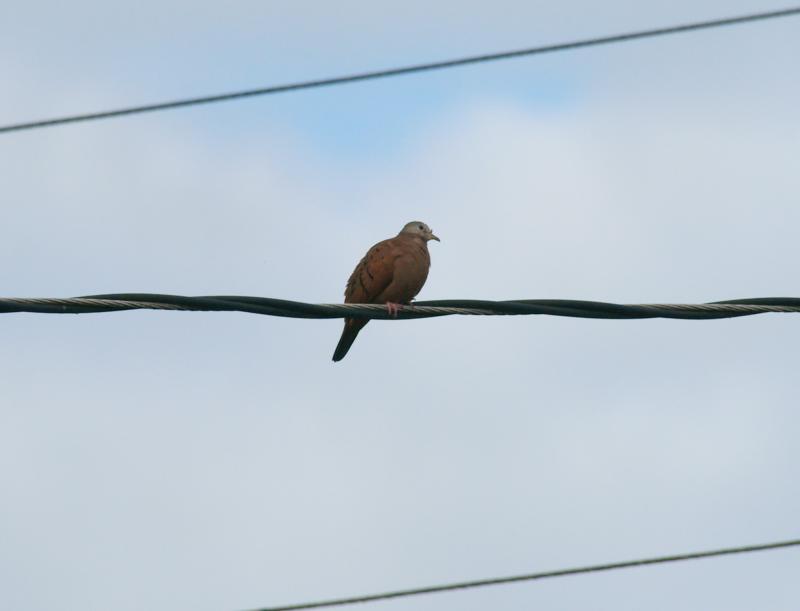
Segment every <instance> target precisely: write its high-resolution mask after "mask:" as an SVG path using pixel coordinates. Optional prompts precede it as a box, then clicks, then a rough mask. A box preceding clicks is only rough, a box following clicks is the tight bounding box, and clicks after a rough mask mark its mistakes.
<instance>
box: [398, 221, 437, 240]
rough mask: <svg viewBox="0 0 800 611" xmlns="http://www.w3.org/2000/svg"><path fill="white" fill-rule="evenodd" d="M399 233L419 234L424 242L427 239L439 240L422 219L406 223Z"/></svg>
mask: <svg viewBox="0 0 800 611" xmlns="http://www.w3.org/2000/svg"><path fill="white" fill-rule="evenodd" d="M400 233H401V234H411V235H413V236H419V237H420V238H422V239H423V240H425V241H426V242H427V241H429V240H436V241H437V242H441V240H440V239H439V238H437V237H436V236H435V235H433V231H431V228H430V227H428V226H427V225H426V224H425V223H423V222H422V221H411V222H410V223H406V224H405V227H403V229H402V230H401V231H400Z"/></svg>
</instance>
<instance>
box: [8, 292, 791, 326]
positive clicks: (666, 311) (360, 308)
mask: <svg viewBox="0 0 800 611" xmlns="http://www.w3.org/2000/svg"><path fill="white" fill-rule="evenodd" d="M121 310H178V311H203V312H208V311H215V312H249V313H251V314H264V315H267V316H281V317H288V318H318V319H319V318H345V317H347V318H370V319H384V320H386V319H390V318H398V319H400V320H409V319H417V318H431V317H435V316H451V315H469V316H517V315H530V314H548V315H551V316H571V317H577V318H605V319H641V318H676V319H685V320H709V319H715V318H735V317H738V316H752V315H754V314H766V313H770V312H789V313H800V298H798V297H757V298H753V299H733V300H728V301H716V302H712V303H698V304H686V303H645V304H618V303H607V302H602V301H577V300H572V299H517V300H511V301H487V300H478V299H442V300H436V301H417V302H414V304H413V305H408V306H404V307H403V308H402V309H401V310H400V313H399V314H398V315H397V316H391V315H390V314H389V312H388V310H387V308H386V306H385V305H381V304H355V303H347V304H342V303H316V304H315V303H304V302H302V301H289V300H286V299H273V298H270V297H246V296H236V295H233V296H231V295H218V296H204V297H185V296H182V295H157V294H152V293H118V294H112V295H88V296H85V297H72V298H67V299H59V298H15V297H2V298H0V314H2V313H13V312H33V313H39V314H90V313H99V312H118V311H121Z"/></svg>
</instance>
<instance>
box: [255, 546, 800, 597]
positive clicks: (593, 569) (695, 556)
mask: <svg viewBox="0 0 800 611" xmlns="http://www.w3.org/2000/svg"><path fill="white" fill-rule="evenodd" d="M797 545H800V539H794V540H789V541H780V542H777V543H765V544H762V545H747V546H742V547H728V548H724V549H717V550H711V551H705V552H693V553H688V554H677V555H673V556H659V557H656V558H644V559H641V560H629V561H626V562H611V563H607V564H595V565H591V566H583V567H576V568H569V569H560V570H555V571H544V572H541V573H529V574H526V575H513V576H511V577H493V578H490V579H476V580H474V581H462V582H458V583H449V584H444V585H437V586H427V587H423V588H412V589H408V590H395V591H392V592H382V593H380V594H366V595H363V596H351V597H347V598H334V599H330V600H320V601H315V602H307V603H298V604H291V605H283V606H277V607H264V608H261V609H258V610H255V611H300V610H301V609H318V608H320V607H338V606H342V605H352V604H355V603H368V602H374V601H378V600H387V599H391V598H403V597H407V596H417V595H420V594H433V593H436V592H448V591H453V590H465V589H468V588H479V587H485V586H495V585H507V584H510V583H518V582H521V581H534V580H540V579H548V578H552V577H566V576H574V575H582V574H586V573H599V572H603V571H612V570H617V569H624V568H632V567H641V566H648V565H653V564H666V563H668V562H680V561H686V560H699V559H701V558H712V557H715V556H729V555H733V554H745V553H751V552H759V551H766V550H775V549H780V548H786V547H793V546H797Z"/></svg>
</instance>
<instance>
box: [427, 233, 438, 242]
mask: <svg viewBox="0 0 800 611" xmlns="http://www.w3.org/2000/svg"><path fill="white" fill-rule="evenodd" d="M428 239H429V240H436V241H437V242H441V240H440V239H439V238H437V237H436V236H435V235H433V234H432V233H431V236H430V237H429V238H428Z"/></svg>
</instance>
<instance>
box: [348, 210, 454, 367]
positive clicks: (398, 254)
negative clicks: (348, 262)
mask: <svg viewBox="0 0 800 611" xmlns="http://www.w3.org/2000/svg"><path fill="white" fill-rule="evenodd" d="M431 240H436V241H437V242H441V240H440V239H439V238H438V237H437V236H435V235H434V233H433V231H431V228H430V227H428V226H427V225H426V224H425V223H423V222H422V221H411V222H410V223H406V224H405V225H404V226H403V228H402V229H401V230H400V233H398V234H397V235H396V236H395V237H393V238H389V239H388V240H383V241H382V242H378V243H377V244H375V246H373V247H372V248H370V249H369V250H368V251H367V254H366V255H364V258H363V259H361V261H359V263H358V265H356V268H355V269H354V270H353V273H352V274H351V275H350V279H349V280H348V281H347V286H346V288H345V290H344V302H345V303H385V304H386V309H387V310H388V312H389V314H390V315H392V316H397V313H398V311H399V310H400V309H401V308H402V306H403V305H408V304H409V303H411V300H412V299H414V297H416V295H417V293H419V292H420V290H421V289H422V285H424V284H425V280H427V278H428V269H429V268H430V266H431V257H430V254H429V253H428V242H430V241H431ZM368 322H369V320H368V319H366V318H345V319H344V330H343V331H342V337H341V339H339V343H338V344H337V345H336V350H334V352H333V360H334V361H341V360H342V359H343V358H344V357H345V355H346V354H347V351H348V350H350V346H352V345H353V342H354V341H355V339H356V337H357V336H358V332H359V331H361V329H363V328H364V326H365V325H366V324H367V323H368Z"/></svg>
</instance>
